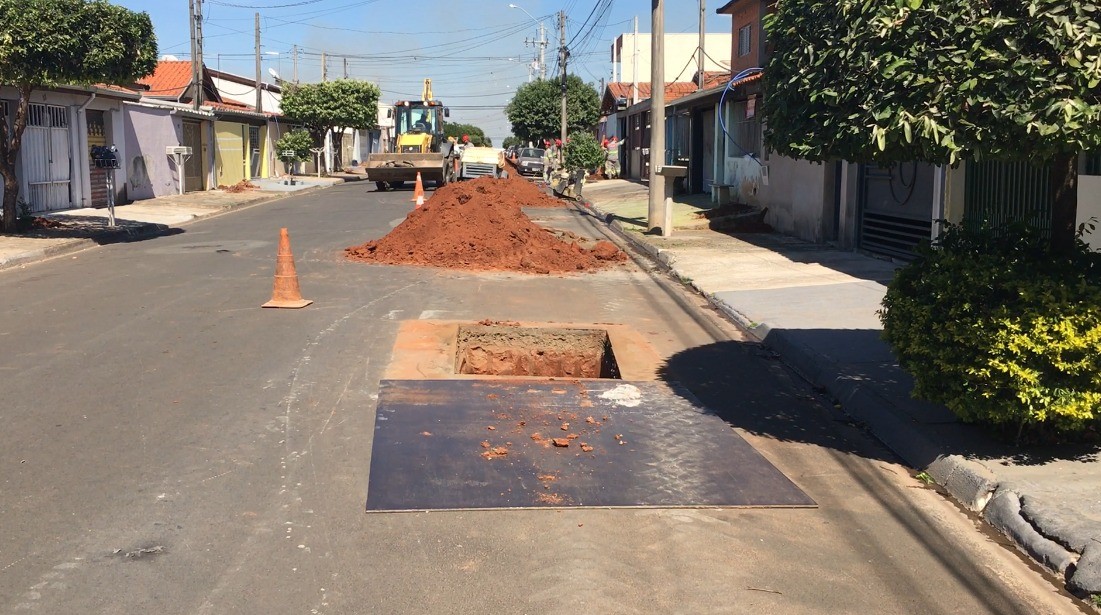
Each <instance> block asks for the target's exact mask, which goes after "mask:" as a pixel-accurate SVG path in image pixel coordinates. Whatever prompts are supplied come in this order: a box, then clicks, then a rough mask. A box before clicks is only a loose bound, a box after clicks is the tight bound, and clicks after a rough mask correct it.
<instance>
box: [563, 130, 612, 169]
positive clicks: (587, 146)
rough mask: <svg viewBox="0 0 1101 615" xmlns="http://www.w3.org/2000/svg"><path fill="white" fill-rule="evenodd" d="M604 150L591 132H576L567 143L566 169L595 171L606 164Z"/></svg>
mask: <svg viewBox="0 0 1101 615" xmlns="http://www.w3.org/2000/svg"><path fill="white" fill-rule="evenodd" d="M605 157H606V156H605V151H604V148H603V147H601V146H600V142H599V141H597V140H596V137H594V136H593V134H592V133H591V132H575V133H573V134H571V135H570V138H569V141H568V142H567V143H566V168H567V169H571V170H573V169H584V170H585V171H590V172H591V171H595V170H596V169H597V168H598V167H599V166H600V165H602V164H604V159H605Z"/></svg>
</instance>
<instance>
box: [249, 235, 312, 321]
mask: <svg viewBox="0 0 1101 615" xmlns="http://www.w3.org/2000/svg"><path fill="white" fill-rule="evenodd" d="M311 303H313V301H310V300H309V299H303V298H302V291H301V290H299V288H298V272H297V271H295V269H294V254H291V237H290V235H288V234H287V229H285V228H282V229H279V253H278V255H276V257H275V285H274V287H273V288H272V291H271V301H268V302H267V303H265V304H264V305H263V306H261V307H266V308H304V307H306V306H307V305H309V304H311Z"/></svg>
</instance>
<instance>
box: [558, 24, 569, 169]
mask: <svg viewBox="0 0 1101 615" xmlns="http://www.w3.org/2000/svg"><path fill="white" fill-rule="evenodd" d="M558 32H559V38H560V40H561V41H562V46H561V47H560V48H559V49H558V64H559V66H561V67H562V137H561V139H562V145H563V147H564V146H565V145H566V61H567V60H568V59H569V57H570V50H569V49H566V11H558ZM558 157H559V159H560V160H561V158H562V148H558Z"/></svg>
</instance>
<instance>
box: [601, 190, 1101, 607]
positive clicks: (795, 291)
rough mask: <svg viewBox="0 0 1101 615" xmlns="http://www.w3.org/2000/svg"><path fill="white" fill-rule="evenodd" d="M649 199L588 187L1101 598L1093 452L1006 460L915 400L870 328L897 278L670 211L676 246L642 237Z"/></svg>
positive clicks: (608, 214)
mask: <svg viewBox="0 0 1101 615" xmlns="http://www.w3.org/2000/svg"><path fill="white" fill-rule="evenodd" d="M648 194H649V192H648V189H647V188H646V186H645V185H642V184H638V183H633V182H628V181H624V180H611V181H601V182H594V183H589V184H586V186H585V188H584V197H585V201H586V203H585V204H586V206H587V207H588V208H589V209H590V210H592V211H593V212H595V214H596V215H597V216H598V217H600V218H601V219H603V220H604V221H605V222H608V223H609V225H610V226H611V228H612V229H614V230H615V231H616V232H617V233H618V234H619V235H621V236H622V237H624V238H625V239H627V240H628V241H629V242H630V243H632V244H633V245H634V246H635V247H637V248H639V249H641V250H642V251H644V252H646V253H649V254H650V255H651V256H652V257H653V258H655V259H656V260H657V261H659V262H660V263H663V264H664V265H665V266H667V267H668V268H669V269H670V270H671V272H672V273H673V274H674V275H675V276H677V277H678V278H679V279H680V280H681V281H682V282H684V283H685V284H687V285H690V286H692V287H693V288H695V289H696V290H697V291H699V292H700V293H701V294H703V295H704V296H705V297H707V298H708V300H709V301H710V302H711V303H712V304H713V305H714V306H715V307H717V308H718V309H720V310H721V311H723V312H724V313H726V314H727V315H728V316H729V317H730V318H732V319H733V320H734V321H736V322H738V323H739V324H740V325H742V326H743V327H744V328H746V329H747V330H748V331H749V332H750V333H751V334H752V335H753V336H755V337H756V338H757V339H758V340H760V341H761V342H763V343H764V344H766V345H767V346H769V347H771V348H772V349H773V350H775V351H776V352H777V353H779V355H780V356H781V358H782V359H783V360H784V361H785V362H786V363H788V364H789V365H791V366H792V367H793V368H794V369H796V370H797V371H798V372H800V373H801V374H802V375H803V376H804V377H805V378H807V379H808V380H809V381H810V382H811V383H812V384H814V385H815V386H816V387H819V388H820V389H821V390H823V391H828V392H829V394H830V395H831V396H832V397H833V398H834V399H835V400H837V403H839V404H840V406H841V408H842V409H843V411H844V412H845V413H847V414H848V415H850V416H851V417H853V418H854V419H855V420H857V421H859V422H860V423H863V424H864V425H865V426H866V427H867V429H868V430H870V431H871V433H872V434H874V435H875V436H876V437H877V438H878V439H880V440H881V441H882V442H884V443H885V444H886V445H887V446H889V447H890V448H891V449H892V450H893V451H894V452H895V453H896V454H898V455H899V456H900V457H901V458H902V459H903V460H904V461H905V462H906V463H908V464H909V465H910V466H912V467H914V468H916V469H919V470H921V471H924V472H926V473H927V474H928V475H929V476H931V477H932V478H933V479H934V480H935V481H936V482H937V483H938V484H939V485H941V486H942V487H944V488H945V489H946V490H947V491H948V492H949V493H950V494H951V495H952V496H953V497H955V498H956V499H957V500H958V501H960V503H961V504H963V505H964V506H967V507H968V508H970V509H971V510H973V511H975V512H977V513H980V514H981V515H982V516H983V518H984V519H985V520H986V521H988V522H989V523H990V524H991V525H993V526H995V527H997V528H998V529H1000V530H1001V531H1003V532H1004V533H1006V534H1007V535H1008V536H1009V537H1010V538H1012V539H1013V540H1014V542H1015V543H1016V544H1017V545H1018V546H1019V547H1020V548H1021V549H1023V550H1025V551H1026V552H1028V553H1029V554H1030V555H1032V556H1033V557H1034V558H1035V559H1036V560H1037V561H1039V562H1040V563H1042V564H1043V565H1044V566H1045V567H1047V568H1048V569H1049V570H1052V571H1053V572H1055V573H1056V574H1057V575H1059V576H1060V578H1063V579H1065V580H1066V582H1067V585H1068V587H1069V588H1070V589H1071V590H1072V591H1074V592H1076V593H1079V594H1101V463H1099V462H1101V450H1099V448H1101V447H1098V446H1087V445H1083V446H1081V447H1077V448H1076V447H1070V446H1060V447H1050V448H1039V447H1030V448H1028V449H1022V448H1015V447H1013V446H1011V445H1006V444H1003V443H1000V442H998V441H996V440H994V439H993V438H991V437H989V436H988V435H986V434H985V433H984V432H983V431H982V430H980V429H977V428H975V427H972V426H969V425H964V424H962V423H960V422H958V421H957V420H956V419H955V417H954V415H952V414H951V413H950V412H949V411H948V410H947V408H944V407H942V406H939V405H935V404H929V403H925V402H919V401H916V400H913V399H911V398H910V390H911V388H912V380H911V379H910V377H909V375H908V374H906V372H904V371H903V370H902V369H901V368H900V367H899V366H898V365H897V363H896V361H895V359H894V357H893V356H892V353H891V351H890V349H889V347H888V346H887V344H886V343H885V342H883V341H882V340H881V339H880V331H881V325H880V322H879V319H878V317H877V315H876V311H877V310H878V309H879V307H880V302H881V300H882V299H883V295H884V293H885V291H886V284H887V283H888V282H889V281H890V279H891V278H892V276H893V275H894V271H895V269H896V267H897V266H898V265H896V264H894V263H891V262H888V261H884V260H879V259H875V258H872V257H869V256H864V255H862V254H858V253H854V252H845V251H840V250H835V249H832V248H830V247H828V246H823V245H817V244H811V243H807V242H804V241H800V240H797V239H793V238H790V237H785V236H782V235H778V234H774V233H726V232H721V231H715V230H711V229H710V228H709V222H708V220H707V219H706V218H703V217H702V216H701V214H702V213H703V212H704V211H705V210H707V209H709V208H711V207H712V205H711V204H710V202H709V200H708V199H706V198H700V197H691V198H678V199H677V200H676V201H675V202H674V206H673V218H674V232H673V236H672V237H669V238H663V237H660V236H655V235H646V234H644V231H645V230H646V229H645V223H646V215H647V198H648Z"/></svg>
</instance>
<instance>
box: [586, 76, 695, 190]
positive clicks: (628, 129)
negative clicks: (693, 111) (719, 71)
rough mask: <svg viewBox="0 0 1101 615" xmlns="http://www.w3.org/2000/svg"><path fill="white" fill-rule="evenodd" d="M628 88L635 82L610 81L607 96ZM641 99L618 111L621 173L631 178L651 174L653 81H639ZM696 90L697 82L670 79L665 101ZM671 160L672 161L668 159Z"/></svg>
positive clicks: (615, 95) (615, 96)
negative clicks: (651, 87)
mask: <svg viewBox="0 0 1101 615" xmlns="http://www.w3.org/2000/svg"><path fill="white" fill-rule="evenodd" d="M628 88H630V89H631V91H633V90H634V88H635V86H634V84H624V83H611V84H609V85H608V86H607V87H606V88H605V95H604V100H611V99H615V100H618V99H619V98H621V96H620V94H622V93H623V92H624V91H626V90H627V89H628ZM637 91H638V99H639V100H640V101H641V102H638V103H636V104H633V105H630V106H628V107H626V108H625V109H623V110H622V111H617V112H616V122H617V124H618V128H617V130H616V133H615V134H617V135H618V136H619V139H620V141H619V142H620V148H621V149H620V156H619V160H620V164H621V165H622V170H621V176H622V177H624V178H628V179H644V178H647V177H649V174H650V84H649V83H639V84H638V85H637ZM695 91H696V84H694V83H692V82H690V81H683V82H667V83H666V84H665V101H666V103H667V104H668V103H669V102H671V101H675V100H677V99H678V98H681V97H683V96H687V95H689V94H691V93H693V92H695ZM667 163H668V164H672V161H667Z"/></svg>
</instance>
